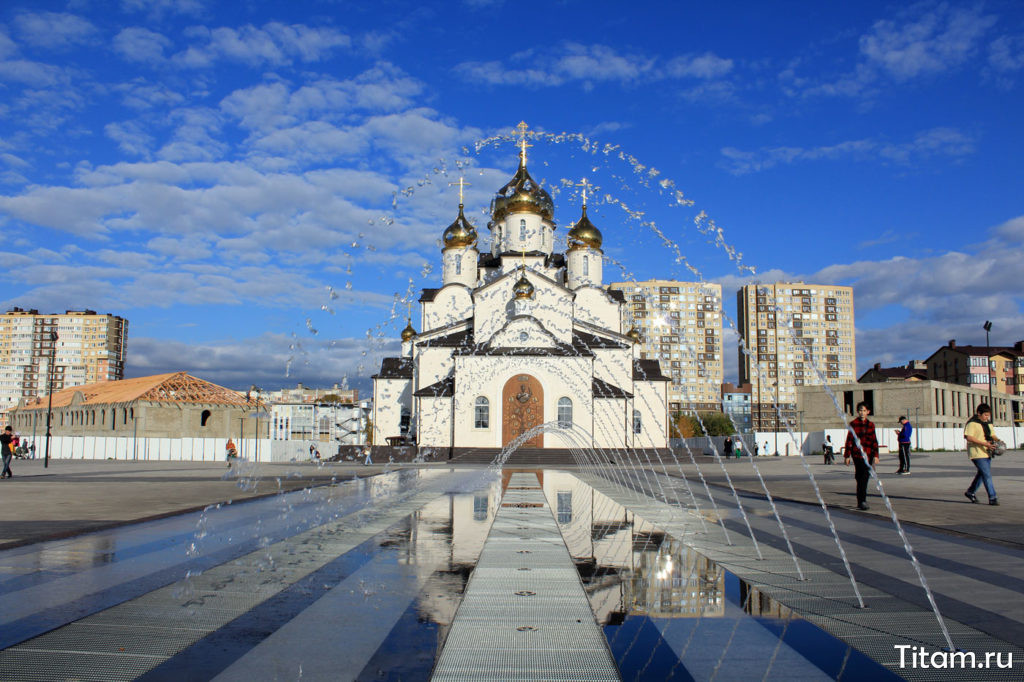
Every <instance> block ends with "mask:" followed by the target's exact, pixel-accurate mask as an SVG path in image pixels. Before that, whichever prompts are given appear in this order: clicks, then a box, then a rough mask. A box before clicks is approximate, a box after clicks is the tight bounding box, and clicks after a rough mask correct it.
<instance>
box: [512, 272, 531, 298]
mask: <svg viewBox="0 0 1024 682" xmlns="http://www.w3.org/2000/svg"><path fill="white" fill-rule="evenodd" d="M512 295H513V297H515V298H516V299H517V300H521V299H525V298H533V285H532V284H530V280H528V279H526V273H523V274H520V275H519V281H518V282H516V283H515V285H513V286H512Z"/></svg>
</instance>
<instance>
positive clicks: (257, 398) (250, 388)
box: [245, 384, 263, 462]
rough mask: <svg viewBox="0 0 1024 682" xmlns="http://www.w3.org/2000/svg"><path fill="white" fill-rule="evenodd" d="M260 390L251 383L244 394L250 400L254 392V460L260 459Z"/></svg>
mask: <svg viewBox="0 0 1024 682" xmlns="http://www.w3.org/2000/svg"><path fill="white" fill-rule="evenodd" d="M262 392H263V389H262V388H260V387H259V386H257V385H256V384H253V385H252V386H250V387H249V392H248V393H246V394H245V400H246V402H250V401H251V400H252V394H253V393H255V394H256V412H255V413H254V415H255V417H256V453H255V458H254V461H256V462H258V461H260V393H262Z"/></svg>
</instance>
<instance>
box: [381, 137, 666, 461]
mask: <svg viewBox="0 0 1024 682" xmlns="http://www.w3.org/2000/svg"><path fill="white" fill-rule="evenodd" d="M526 147H527V145H526V141H525V134H524V135H523V137H522V143H521V150H520V153H519V168H518V169H517V170H516V173H515V176H514V177H513V178H512V179H511V180H510V181H509V182H508V183H507V184H506V185H505V186H504V187H502V188H501V189H500V190H498V192H497V193H496V194H495V195H494V199H493V200H492V202H491V208H490V214H491V217H490V221H489V222H488V224H487V228H488V230H490V233H491V240H490V244H491V248H490V252H484V253H481V252H480V251H479V250H478V248H477V244H478V237H477V230H476V227H475V226H474V225H472V224H471V223H470V222H469V220H467V219H466V216H465V214H464V212H463V204H462V199H461V187H460V203H459V212H458V216H457V217H456V218H455V221H454V222H453V223H452V224H451V225H449V226H448V227H447V228H446V229H445V231H444V234H443V247H442V250H441V260H442V275H441V278H442V281H441V287H440V288H437V289H423V291H422V295H421V296H420V298H419V303H420V315H421V324H422V331H420V332H417V331H416V330H415V329H414V328H413V326H412V322H411V320H410V323H409V325H408V326H407V327H406V328H405V330H404V331H403V332H402V351H401V357H390V358H384V360H383V362H382V364H381V369H380V372H379V373H378V374H375V375H374V376H373V398H374V400H373V442H374V443H375V444H378V445H384V444H385V443H389V444H397V443H403V444H408V443H415V444H416V445H417V446H418V447H419V448H420V450H421V451H422V450H424V449H428V448H443V449H447V450H448V451H449V452H452V451H464V450H466V449H470V448H471V449H476V450H481V449H484V450H486V449H491V448H494V449H498V448H503V447H505V446H508V445H509V444H514V445H516V446H521V447H523V448H549V449H556V448H557V449H591V448H602V449H631V448H664V447H667V445H668V409H667V408H668V401H667V388H668V382H669V379H668V378H667V377H665V376H663V375H662V373H661V369H660V367H659V365H658V361H657V360H648V359H640V358H639V344H638V341H639V338H640V337H639V333H638V332H637V330H636V328H635V327H634V328H630V327H629V323H628V322H627V319H626V316H625V315H624V312H625V300H624V298H623V296H622V294H621V293H620V292H618V291H614V290H610V289H608V288H607V287H605V286H604V284H603V282H602V268H603V252H602V250H601V245H602V236H601V232H600V231H599V230H598V228H597V227H596V226H595V225H594V224H593V223H592V222H591V221H590V219H589V218H587V206H586V194H585V188H584V198H583V205H582V209H581V214H580V217H579V219H578V220H577V221H576V222H575V224H573V226H572V228H571V229H570V230H569V232H568V236H567V239H566V242H567V245H568V248H567V250H566V252H565V253H564V254H561V253H555V252H554V243H555V230H556V224H555V220H554V203H553V201H552V199H551V195H550V194H548V192H547V191H545V190H544V189H543V188H542V187H541V186H540V185H539V184H538V183H537V182H536V181H534V179H533V178H532V177H531V176H530V173H529V171H528V170H527V168H526ZM542 425H543V426H542ZM538 427H539V428H538Z"/></svg>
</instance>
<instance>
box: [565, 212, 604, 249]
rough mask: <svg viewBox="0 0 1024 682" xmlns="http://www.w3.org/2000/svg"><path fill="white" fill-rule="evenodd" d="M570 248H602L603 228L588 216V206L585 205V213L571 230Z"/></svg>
mask: <svg viewBox="0 0 1024 682" xmlns="http://www.w3.org/2000/svg"><path fill="white" fill-rule="evenodd" d="M568 241H569V250H570V251H572V250H573V249H582V248H591V249H598V250H600V249H601V242H602V238H601V230H599V229H597V228H596V227H594V223H592V222H590V218H588V217H587V206H586V204H584V205H583V215H581V216H580V219H579V220H577V221H576V224H575V225H573V226H572V229H571V230H569V237H568Z"/></svg>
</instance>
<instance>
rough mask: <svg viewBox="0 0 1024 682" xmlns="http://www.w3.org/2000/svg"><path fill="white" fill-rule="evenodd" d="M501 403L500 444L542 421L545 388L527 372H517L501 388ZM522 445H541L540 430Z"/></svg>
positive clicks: (506, 442) (542, 441)
mask: <svg viewBox="0 0 1024 682" xmlns="http://www.w3.org/2000/svg"><path fill="white" fill-rule="evenodd" d="M501 406H502V423H501V444H502V447H504V446H506V445H508V444H509V443H511V442H512V441H514V440H515V439H516V438H518V437H519V436H521V435H522V434H524V433H526V432H527V431H529V430H530V429H532V428H533V427H535V426H540V425H541V424H543V423H544V389H543V388H541V385H540V382H539V381H537V379H535V378H534V377H532V376H530V375H529V374H517V375H516V376H514V377H512V378H511V379H509V380H508V381H507V382H506V383H505V389H504V390H503V391H502V392H501ZM521 447H524V448H542V447H544V434H543V432H541V433H538V434H537V435H536V436H534V437H533V438H531V439H530V440H528V441H526V442H524V443H523V444H522V446H521Z"/></svg>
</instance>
